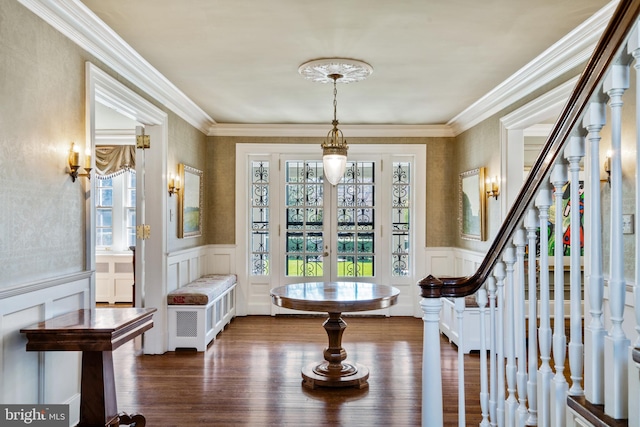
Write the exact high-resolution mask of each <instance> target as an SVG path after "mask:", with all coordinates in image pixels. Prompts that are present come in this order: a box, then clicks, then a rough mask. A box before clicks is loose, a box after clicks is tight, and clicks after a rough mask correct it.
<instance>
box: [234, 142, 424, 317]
mask: <svg viewBox="0 0 640 427" xmlns="http://www.w3.org/2000/svg"><path fill="white" fill-rule="evenodd" d="M319 152H320V148H319V145H316V144H298V145H293V144H255V143H246V144H245V143H239V144H236V245H237V254H238V256H237V259H236V261H237V264H236V267H237V274H238V283H240V284H241V290H242V293H243V295H244V300H245V301H244V303H245V305H246V306H245V307H243V308H244V309H245V310H246V311H245V312H246V314H262V315H268V314H271V305H272V304H271V298H270V296H269V291H270V289H271V288H272V287H273V286H274V285H275V284H277V283H276V282H277V278H273V277H270V276H251V275H250V274H249V268H250V266H249V261H248V260H249V257H248V255H247V254H248V251H249V250H250V242H249V238H250V236H249V233H248V228H247V224H248V221H249V215H250V209H249V206H250V200H251V199H250V197H251V195H250V194H248V189H249V185H250V182H249V174H248V171H249V168H250V162H251V160H256V159H258V158H263V159H265V160H267V159H268V160H269V161H270V162H271V165H272V166H271V167H272V168H277V167H278V159H279V156H280V154H281V153H287V155H292V154H293V155H298V154H299V155H301V156H312V155H318V154H319ZM371 152H375V153H376V154H379V155H381V156H382V157H383V159H384V158H385V157H386V158H387V159H388V160H386V161H385V164H384V165H383V168H385V169H386V168H390V167H391V164H392V163H391V162H392V160H391V156H397V155H400V156H403V157H406V158H413V159H414V160H415V167H414V171H413V174H414V175H413V177H412V178H413V179H412V187H413V191H414V195H413V200H414V206H412V210H411V213H412V215H413V218H415V219H416V221H415V222H414V224H413V228H412V241H413V242H414V245H415V246H414V248H415V250H414V253H415V255H414V259H413V262H412V274H411V275H410V276H407V277H393V278H392V277H389V283H390V284H395V283H396V282H401V281H402V285H403V286H406V290H405V293H406V295H405V296H402V294H401V297H402V298H404V303H405V304H407V305H408V306H411V307H413V306H415V307H417V302H418V297H419V293H418V291H417V287H416V285H415V283H416V280H418V279H419V278H421V277H423V276H424V274H425V272H424V262H422V255H423V251H424V248H425V246H426V224H425V222H426V220H425V218H426V214H425V212H426V164H427V162H426V157H427V153H426V145H424V144H357V145H352V146H350V147H349V153H350V154H366V153H371ZM393 160H396V159H395V158H394V159H393ZM380 191H384V190H380ZM271 198H272V200H280V199H279V197H278V195H277V194H271ZM389 231H390V230H387V231H386V232H389ZM273 232H277V230H274V231H273ZM273 242H274V240H273V239H272V243H273ZM417 312H418V310H417V309H416V311H414V312H413V313H410V314H413V315H416V314H415V313H417ZM403 315H407V313H405V314H403Z"/></svg>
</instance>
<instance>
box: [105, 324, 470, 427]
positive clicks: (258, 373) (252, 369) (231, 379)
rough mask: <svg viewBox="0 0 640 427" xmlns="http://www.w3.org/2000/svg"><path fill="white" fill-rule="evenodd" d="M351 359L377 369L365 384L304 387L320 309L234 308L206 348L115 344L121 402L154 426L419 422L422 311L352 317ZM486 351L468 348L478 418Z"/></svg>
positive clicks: (448, 363) (451, 368)
mask: <svg viewBox="0 0 640 427" xmlns="http://www.w3.org/2000/svg"><path fill="white" fill-rule="evenodd" d="M345 321H346V322H347V324H348V327H347V329H346V330H345V332H344V337H343V346H344V348H345V349H346V351H347V360H348V361H354V362H358V363H360V364H363V365H365V366H367V367H368V368H369V370H370V377H369V387H368V388H365V389H362V390H358V389H355V388H348V389H330V388H319V389H316V390H308V389H306V388H303V387H302V385H301V384H302V378H301V376H300V369H301V368H302V367H303V366H304V365H305V364H307V363H310V362H313V361H316V360H317V361H320V360H322V351H323V349H324V348H325V347H326V346H327V336H326V333H325V331H324V329H323V328H322V326H321V325H322V322H324V318H321V317H287V316H278V317H270V316H247V317H237V318H235V319H234V320H233V321H232V322H231V324H230V325H229V326H227V328H226V329H225V330H224V331H223V332H222V333H220V334H219V335H218V337H217V338H216V340H215V341H214V342H213V343H212V344H211V345H210V346H209V347H208V349H207V350H206V351H205V352H200V353H198V352H195V351H176V352H168V353H165V354H164V355H152V356H151V355H142V354H141V352H140V340H139V339H136V340H135V341H133V342H130V343H127V344H125V345H124V346H122V347H121V348H119V349H117V350H116V351H115V352H114V353H113V357H114V367H115V374H116V392H117V399H118V409H119V410H120V411H125V412H128V413H136V412H138V413H141V414H143V415H144V416H145V417H146V419H147V426H150V427H172V426H177V427H178V426H179V427H188V426H252V427H253V426H304V427H315V426H349V427H351V426H368V427H370V426H393V427H402V426H420V423H421V395H422V390H421V375H422V367H421V365H422V334H423V322H422V319H416V318H412V317H390V318H383V317H345ZM441 353H442V374H443V386H444V411H445V415H444V417H445V425H450V426H454V425H458V415H457V411H458V403H457V402H458V392H457V390H458V387H457V372H458V371H457V350H456V347H455V346H454V345H452V344H449V342H448V340H446V338H444V337H443V338H442V342H441ZM479 363H480V356H479V355H478V354H477V353H476V354H471V355H467V356H465V365H466V371H467V374H466V375H465V377H466V378H465V379H466V381H465V387H466V389H467V396H468V398H467V401H466V406H467V418H466V425H478V424H479V422H480V421H481V415H480V405H479V401H478V400H479V398H478V396H479Z"/></svg>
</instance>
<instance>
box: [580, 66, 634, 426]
mask: <svg viewBox="0 0 640 427" xmlns="http://www.w3.org/2000/svg"><path fill="white" fill-rule="evenodd" d="M628 87H629V67H628V66H626V65H614V66H613V67H612V69H611V70H610V72H609V74H608V75H607V77H606V78H605V81H604V91H605V93H606V94H607V95H608V96H609V108H610V109H611V233H610V238H611V242H610V247H611V255H610V274H609V307H610V311H611V317H610V318H611V329H610V330H609V334H608V336H606V337H605V366H606V369H607V375H605V397H604V411H605V413H606V414H608V415H609V416H612V417H613V418H616V419H618V418H627V413H628V400H627V384H628V378H627V372H628V369H627V364H628V359H629V357H628V351H629V349H628V347H629V345H630V342H629V340H628V339H627V337H626V335H625V333H624V330H623V329H622V322H623V320H624V318H623V315H624V300H625V293H626V283H625V279H624V248H623V240H622V152H621V150H622V105H623V102H622V94H623V93H624V91H625V89H627V88H628ZM570 345H571V344H570ZM569 355H570V356H571V353H569ZM572 377H573V371H572ZM572 388H573V387H572ZM569 393H571V389H570V390H569Z"/></svg>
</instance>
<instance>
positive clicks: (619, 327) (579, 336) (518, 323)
mask: <svg viewBox="0 0 640 427" xmlns="http://www.w3.org/2000/svg"><path fill="white" fill-rule="evenodd" d="M639 13H640V0H621V1H620V2H619V4H618V7H617V9H616V11H615V13H614V14H613V16H612V18H611V21H610V23H609V25H608V26H607V27H606V29H605V31H604V32H603V34H602V36H601V39H600V41H599V42H598V44H597V45H596V47H595V49H594V52H593V55H592V57H591V58H590V60H589V61H588V63H587V65H586V67H585V69H584V71H583V73H582V75H581V76H580V78H579V80H578V82H577V84H576V87H575V89H574V91H573V93H572V94H571V96H570V97H569V99H568V100H567V102H566V104H565V107H564V108H563V111H562V113H561V114H560V116H559V118H558V120H557V122H556V123H555V125H554V126H553V129H552V131H551V133H550V135H549V137H548V139H547V141H546V143H545V144H544V146H543V148H542V149H541V151H540V154H539V157H538V159H537V161H536V162H535V164H534V165H533V167H532V169H531V171H530V173H529V176H528V178H527V179H526V181H525V182H524V184H523V186H522V188H521V190H520V192H519V194H518V196H517V197H516V198H515V200H516V202H515V203H514V204H513V206H512V207H511V209H510V211H509V213H508V214H507V216H506V219H505V221H504V222H503V224H502V226H501V227H500V229H499V230H498V232H497V234H496V236H495V238H494V240H493V242H492V244H491V245H490V247H489V249H488V251H487V255H486V256H485V258H484V260H483V261H482V263H481V264H480V266H479V268H478V270H477V271H476V272H475V273H474V274H473V275H471V276H468V277H454V278H436V277H434V276H431V275H430V276H427V277H425V278H424V279H422V280H421V281H419V282H418V285H419V286H420V288H421V295H422V297H423V298H422V301H421V307H422V309H423V312H424V317H423V320H424V352H423V366H422V368H423V371H422V384H423V395H422V411H423V413H422V423H423V425H424V426H439V425H443V421H444V420H443V419H442V417H443V415H442V414H443V411H442V404H443V402H442V378H441V371H440V339H439V338H440V330H439V322H440V319H439V316H440V311H441V308H442V301H441V298H443V297H447V298H455V299H462V298H464V297H465V296H469V295H473V294H476V297H477V301H478V306H479V307H480V311H481V312H483V313H489V316H490V321H489V322H488V323H489V325H488V330H489V331H488V332H487V333H488V334H489V335H490V340H489V341H490V346H491V348H490V349H489V352H490V356H491V359H490V361H489V362H488V366H489V369H488V370H485V368H484V367H483V368H481V369H482V370H483V371H484V372H481V375H482V379H481V388H482V390H481V393H480V396H479V397H478V399H479V400H480V407H481V410H482V417H483V420H482V422H481V425H497V426H502V425H509V426H511V425H545V426H546V425H556V426H562V425H566V424H565V423H566V420H567V419H568V418H567V412H566V411H567V408H570V409H571V410H572V411H573V412H574V413H576V414H578V415H576V417H580V416H583V417H585V418H588V415H584V408H585V407H590V406H589V405H594V404H595V405H597V406H598V407H600V406H602V407H603V408H604V416H609V417H613V418H627V417H628V415H629V414H628V410H629V403H628V401H629V394H628V387H627V382H628V373H629V369H628V365H630V364H631V363H633V362H632V361H631V360H630V359H631V358H630V357H629V356H628V355H629V354H631V355H633V357H638V354H640V353H639V352H638V350H636V351H635V352H633V351H630V350H629V347H630V342H629V340H628V339H627V338H626V335H625V332H624V327H623V318H624V310H625V308H624V305H625V292H626V281H625V270H624V259H623V257H624V248H623V246H622V245H623V239H624V238H623V235H622V229H623V225H624V224H623V223H622V220H623V215H622V206H623V199H622V190H623V188H622V184H623V182H622V152H621V132H622V130H623V124H622V116H623V114H622V106H623V101H622V96H623V94H624V92H625V90H626V88H628V87H629V68H630V64H631V63H632V62H633V61H634V60H635V64H636V65H635V68H636V69H638V68H640V65H639V62H640V61H639V60H638V58H640V36H639V35H638V30H637V26H636V23H637V19H638V14H639ZM637 75H640V74H639V73H637ZM637 86H640V84H638V85H637ZM636 104H637V105H638V106H640V100H639V101H637V103H636ZM606 106H608V108H609V110H608V111H609V114H610V116H611V119H610V121H609V123H608V124H607V125H605V121H604V118H605V108H606ZM638 110H639V111H640V107H639V108H638ZM636 123H637V125H636V124H633V126H635V127H636V129H639V130H638V132H640V120H637V121H636ZM604 126H609V128H610V129H611V135H610V140H611V155H610V158H609V159H610V160H607V162H608V163H607V164H608V165H609V164H610V168H609V173H610V176H611V179H610V183H611V190H610V194H611V205H610V209H609V210H608V211H606V210H605V211H603V210H602V209H601V203H600V188H601V185H602V184H601V182H600V172H599V171H600V165H601V164H602V163H601V158H600V154H599V153H600V149H599V142H600V139H601V134H600V132H601V130H602V129H603V127H604ZM639 135H640V134H639ZM638 141H640V137H638ZM637 152H638V153H640V148H638V150H637ZM638 156H639V160H638V161H637V163H636V168H637V167H638V166H639V165H640V154H638ZM583 161H584V176H585V183H584V188H585V192H586V194H585V196H584V200H585V206H584V223H585V224H584V225H585V227H584V230H585V237H584V251H585V253H584V257H581V256H580V253H581V252H580V251H581V238H580V233H578V232H575V230H580V229H581V226H582V223H581V209H582V208H581V209H577V207H579V206H580V205H581V203H580V202H579V201H580V200H581V199H582V195H581V191H582V190H581V188H580V185H576V184H578V183H579V182H580V174H581V169H582V166H581V165H582V162H583ZM609 162H610V163H609ZM638 175H639V176H640V173H639V174H638ZM638 179H640V178H638ZM567 183H569V188H570V200H571V203H572V205H571V216H570V224H571V226H570V227H571V228H570V229H571V230H574V232H573V233H571V236H570V242H569V244H568V247H570V253H571V256H570V262H569V264H568V265H567V266H566V268H568V269H569V270H570V273H569V287H570V289H569V296H570V298H569V301H568V304H569V306H568V308H569V310H568V311H569V313H570V321H569V330H570V337H569V344H568V346H567V344H566V341H567V338H566V334H565V331H564V319H565V315H566V312H565V310H566V307H565V295H564V286H563V285H564V270H565V266H564V254H563V253H562V251H561V250H560V249H559V248H560V246H561V245H560V242H562V241H563V238H564V237H565V236H563V234H562V228H561V227H559V226H558V227H555V231H554V234H553V235H552V237H553V239H554V242H555V245H556V246H555V255H554V256H553V258H549V257H548V256H547V254H548V253H549V250H548V249H549V248H548V246H549V234H548V224H549V222H550V220H553V221H554V222H555V224H562V209H563V205H562V197H563V194H564V191H565V189H564V188H565V186H566V185H567ZM571 183H574V185H571ZM636 187H638V185H636ZM636 191H638V190H637V188H636ZM636 201H637V202H638V201H640V192H638V194H637V195H636ZM552 211H553V217H551V218H550V213H551V212H552ZM603 212H607V215H610V218H611V220H610V229H609V237H610V240H609V241H607V242H602V239H601V234H602V228H601V225H600V224H601V216H602V214H603ZM639 217H640V209H636V220H637V224H638V225H640V219H639ZM638 225H636V228H639V227H638ZM637 231H638V232H640V230H637ZM636 234H640V233H636ZM587 239H589V240H587ZM636 239H638V238H636ZM607 244H608V245H609V246H608V247H607ZM603 247H604V248H605V249H606V248H610V256H609V264H610V272H609V277H608V287H607V290H608V296H607V298H608V299H607V305H608V309H609V310H610V316H609V317H608V319H609V321H610V323H611V325H610V328H609V331H608V332H607V331H605V326H604V319H603V314H602V313H603V305H604V302H603V301H604V300H605V298H604V295H603V290H604V285H603V281H604V278H603V273H602V265H603V257H602V253H603ZM638 259H640V255H638V256H637V258H636V267H638V265H640V261H638ZM550 262H552V264H553V270H554V271H553V279H554V280H553V282H554V289H553V294H552V293H551V289H550V286H549V272H550ZM583 269H584V273H583ZM636 270H638V268H636ZM583 274H584V280H585V285H584V286H583V285H582V280H583ZM636 274H637V275H638V274H640V273H638V272H637V271H636ZM638 280H639V279H637V280H636V283H637V282H638ZM478 291H480V292H478ZM639 294H640V292H636V297H635V298H636V301H638V300H639V299H640V297H639V296H638V295H639ZM527 298H528V302H529V304H528V305H525V299H527ZM538 298H539V299H538ZM583 301H584V306H585V307H588V310H589V311H588V314H589V316H588V318H589V319H590V320H591V321H590V323H589V324H588V325H585V327H584V338H585V342H586V344H587V348H586V349H585V343H583V311H582V310H583ZM487 303H488V304H489V309H488V310H487V308H486V305H487ZM552 303H553V305H552ZM639 305H640V304H635V306H636V307H638V306H639ZM462 308H463V309H464V305H462ZM552 309H553V314H552ZM538 310H539V311H538ZM637 313H638V311H636V316H635V318H636V325H634V326H635V329H636V330H637V331H640V326H638V325H640V315H639V314H637ZM552 316H553V317H552ZM585 317H587V316H585ZM552 320H553V324H552ZM555 320H560V321H558V322H556V321H555ZM527 322H528V328H526V327H525V324H526V323H527ZM482 333H485V328H484V327H483V328H482ZM459 339H464V337H460V338H459ZM480 342H481V343H482V344H483V346H484V343H485V337H482V338H481V339H480ZM639 342H640V341H637V342H636V346H638V343H639ZM566 347H568V350H566ZM482 351H483V350H482V349H481V352H482ZM567 354H568V362H569V367H570V368H569V372H567V374H568V375H569V376H570V379H571V384H570V386H569V383H568V382H567V381H566V379H565V371H564V367H565V364H566V362H567V357H566V356H567ZM585 361H586V363H587V364H586V365H585ZM609 362H614V363H612V365H611V366H608V365H607V366H606V370H607V372H610V373H611V375H609V374H607V375H605V374H604V372H605V363H609ZM461 369H463V367H462V368H461ZM484 375H488V379H487V378H485V377H484ZM633 375H635V381H636V382H638V383H640V381H638V372H637V370H636V371H635V372H634V373H633ZM583 377H584V380H583ZM632 377H633V376H632ZM583 381H584V383H585V388H583V385H582V383H583ZM638 388H640V386H638ZM567 396H570V398H569V399H567ZM632 398H633V397H632ZM635 398H636V400H637V396H636V397H635ZM461 401H462V402H463V401H464V399H461ZM462 406H463V405H462ZM638 406H639V404H638V402H635V405H632V407H635V408H637V407H638ZM461 409H462V411H460V415H459V423H460V425H465V421H464V419H465V414H464V408H461ZM634 410H635V409H634ZM587 412H588V411H587ZM579 414H582V415H579ZM636 415H640V414H636ZM569 418H571V417H569Z"/></svg>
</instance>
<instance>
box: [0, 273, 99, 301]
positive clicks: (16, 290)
mask: <svg viewBox="0 0 640 427" xmlns="http://www.w3.org/2000/svg"><path fill="white" fill-rule="evenodd" d="M92 275H93V271H80V272H78V273H72V274H68V275H64V276H58V277H53V278H49V279H42V280H37V281H33V282H30V283H24V284H21V285H19V286H13V287H11V288H2V289H0V301H1V300H3V299H8V298H13V297H17V296H18V295H23V294H29V293H30V292H36V291H40V290H43V289H48V288H52V287H54V286H60V285H62V284H64V283H70V282H75V281H78V280H85V279H89V278H90V277H91V276H92Z"/></svg>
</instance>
